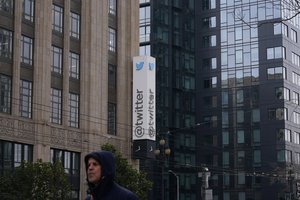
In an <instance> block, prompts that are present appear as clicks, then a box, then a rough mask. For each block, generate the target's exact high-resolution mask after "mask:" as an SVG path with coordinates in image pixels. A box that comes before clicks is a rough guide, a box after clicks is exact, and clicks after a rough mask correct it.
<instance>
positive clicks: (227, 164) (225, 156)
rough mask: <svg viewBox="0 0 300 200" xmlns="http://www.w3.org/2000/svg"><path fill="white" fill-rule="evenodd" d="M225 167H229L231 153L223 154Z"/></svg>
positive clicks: (225, 152)
mask: <svg viewBox="0 0 300 200" xmlns="http://www.w3.org/2000/svg"><path fill="white" fill-rule="evenodd" d="M223 167H229V152H227V151H224V152H223Z"/></svg>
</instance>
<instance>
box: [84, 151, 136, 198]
mask: <svg viewBox="0 0 300 200" xmlns="http://www.w3.org/2000/svg"><path fill="white" fill-rule="evenodd" d="M89 158H94V159H95V160H96V161H97V162H98V163H99V164H100V165H101V179H100V181H99V183H98V184H96V185H95V184H92V183H90V182H89V181H88V180H87V181H88V186H89V193H90V194H91V195H92V196H93V198H94V200H139V198H138V197H137V196H136V195H135V194H133V193H132V192H131V191H129V190H127V189H126V188H124V187H122V186H120V185H118V184H117V183H116V182H114V177H115V171H116V167H115V158H114V156H113V154H112V153H111V152H108V151H96V152H92V153H89V154H87V155H86V156H85V158H84V161H85V167H86V172H87V169H88V165H87V164H88V160H89ZM90 199H91V198H90V196H88V197H87V198H86V199H85V200H90Z"/></svg>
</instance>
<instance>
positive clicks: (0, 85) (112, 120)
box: [0, 74, 116, 135]
mask: <svg viewBox="0 0 300 200" xmlns="http://www.w3.org/2000/svg"><path fill="white" fill-rule="evenodd" d="M110 77H111V76H110ZM109 79H110V81H109V82H112V83H113V84H114V85H115V78H112V77H111V78H109ZM112 79H113V80H112ZM11 91H12V89H11V78H10V77H9V76H6V75H2V74H0V112H3V113H10V112H11ZM32 96H33V94H32V82H31V81H26V80H20V105H19V112H20V116H22V117H26V118H32ZM79 102H80V100H79V95H78V94H74V93H69V108H68V112H69V115H68V117H69V120H68V121H69V126H70V127H74V128H78V127H79ZM50 121H51V122H52V123H56V124H61V123H62V90H60V89H56V88H51V115H50ZM108 133H109V134H113V135H115V134H116V105H115V104H113V103H109V104H108Z"/></svg>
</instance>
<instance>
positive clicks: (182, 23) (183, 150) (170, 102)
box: [140, 0, 199, 199]
mask: <svg viewBox="0 0 300 200" xmlns="http://www.w3.org/2000/svg"><path fill="white" fill-rule="evenodd" d="M140 55H151V56H153V57H155V58H156V63H157V73H156V80H157V82H156V91H157V95H156V96H157V116H156V117H157V138H158V140H161V139H164V140H165V144H164V145H161V146H160V145H158V148H159V147H160V148H161V151H160V152H161V154H160V155H158V156H157V159H156V160H154V161H149V160H147V161H146V160H144V161H142V162H141V165H142V166H144V168H146V167H147V168H148V169H147V170H150V171H151V172H152V173H151V172H150V173H149V175H150V176H151V177H152V178H153V180H154V188H153V191H152V192H151V194H150V196H151V197H150V199H176V188H177V185H176V176H175V174H176V175H178V176H179V179H180V198H181V199H196V195H197V190H198V189H199V188H197V187H196V186H197V184H196V183H197V179H198V178H197V175H196V171H195V170H194V169H193V170H190V169H189V168H187V166H188V167H190V166H196V155H195V152H196V151H195V144H196V135H195V134H196V132H195V129H194V126H195V123H196V121H195V120H196V119H195V116H196V115H195V113H196V112H195V111H196V108H195V105H196V101H195V99H196V93H195V85H196V84H195V82H196V80H195V7H194V0H186V1H179V0H178V1H168V0H163V1H162V0H153V1H152V0H151V1H150V0H140ZM165 148H170V149H171V154H170V155H166V154H165V153H164V149H165ZM150 163H152V164H150ZM149 166H151V169H149ZM169 170H171V171H169ZM172 172H174V173H175V174H174V173H172Z"/></svg>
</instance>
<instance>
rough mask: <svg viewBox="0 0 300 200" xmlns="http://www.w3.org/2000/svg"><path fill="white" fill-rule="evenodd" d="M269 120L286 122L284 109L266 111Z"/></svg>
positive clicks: (285, 110)
mask: <svg viewBox="0 0 300 200" xmlns="http://www.w3.org/2000/svg"><path fill="white" fill-rule="evenodd" d="M268 116H269V120H287V117H288V116H287V109H286V108H270V109H268Z"/></svg>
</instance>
